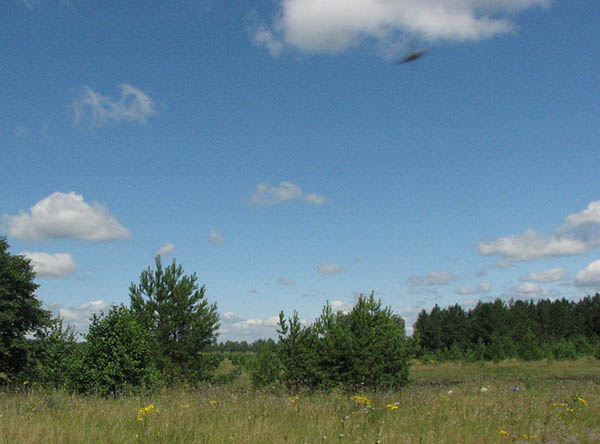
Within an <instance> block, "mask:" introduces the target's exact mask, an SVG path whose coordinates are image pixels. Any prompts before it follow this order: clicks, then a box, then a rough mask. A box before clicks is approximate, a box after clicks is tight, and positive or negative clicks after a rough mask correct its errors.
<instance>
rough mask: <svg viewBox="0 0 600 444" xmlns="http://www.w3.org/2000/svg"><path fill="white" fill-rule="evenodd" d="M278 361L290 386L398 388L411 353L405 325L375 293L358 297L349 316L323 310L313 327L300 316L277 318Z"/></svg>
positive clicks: (325, 308) (407, 367) (402, 381)
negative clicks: (305, 324) (383, 305)
mask: <svg viewBox="0 0 600 444" xmlns="http://www.w3.org/2000/svg"><path fill="white" fill-rule="evenodd" d="M279 327H280V329H279V334H280V342H281V344H280V348H279V356H280V358H281V362H282V366H283V377H284V381H285V382H286V384H287V385H289V386H299V385H305V386H309V387H330V386H346V387H350V386H361V387H363V386H366V387H370V388H377V387H399V386H402V385H404V384H406V382H407V380H408V369H409V358H410V354H411V350H410V347H409V345H408V341H407V339H406V337H405V332H404V321H403V319H402V318H401V317H399V316H396V315H394V314H393V313H392V311H391V309H390V308H389V307H386V308H382V307H381V301H375V298H374V296H373V294H371V295H370V296H369V297H368V298H367V297H365V296H363V295H360V297H359V298H358V301H357V303H356V305H355V306H354V308H353V309H352V311H351V312H350V313H342V312H338V313H336V314H334V313H333V312H332V309H331V306H330V305H329V304H327V305H326V306H325V307H324V308H323V313H322V314H321V317H320V318H319V319H317V320H316V322H315V323H314V325H311V326H306V327H301V325H300V322H299V320H298V315H297V313H295V312H294V314H293V316H292V317H290V318H288V319H287V320H286V319H285V317H284V314H283V312H282V313H281V314H280V315H279Z"/></svg>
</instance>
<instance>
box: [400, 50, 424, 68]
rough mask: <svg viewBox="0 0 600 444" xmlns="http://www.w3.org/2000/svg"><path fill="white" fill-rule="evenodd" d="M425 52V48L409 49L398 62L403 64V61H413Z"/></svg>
mask: <svg viewBox="0 0 600 444" xmlns="http://www.w3.org/2000/svg"><path fill="white" fill-rule="evenodd" d="M426 52H427V50H426V49H417V50H416V51H411V52H409V53H408V54H406V55H405V56H404V57H403V58H402V59H401V60H400V61H399V62H398V63H399V64H403V63H408V62H414V61H415V60H417V59H418V58H420V57H421V56H422V55H423V54H425V53H426Z"/></svg>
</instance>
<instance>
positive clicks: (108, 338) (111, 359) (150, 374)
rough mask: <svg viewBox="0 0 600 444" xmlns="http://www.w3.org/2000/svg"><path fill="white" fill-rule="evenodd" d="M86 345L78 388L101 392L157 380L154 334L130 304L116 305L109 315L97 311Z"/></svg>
mask: <svg viewBox="0 0 600 444" xmlns="http://www.w3.org/2000/svg"><path fill="white" fill-rule="evenodd" d="M86 340H87V343H86V347H85V349H84V353H83V363H82V368H81V376H80V379H79V381H78V382H79V387H80V389H82V390H83V391H88V392H97V393H100V394H102V395H106V394H109V393H112V394H116V393H118V392H120V391H123V390H125V389H127V388H131V387H147V386H150V385H152V384H154V383H156V382H157V379H158V378H157V372H156V371H155V370H154V368H153V366H152V363H151V356H152V335H151V333H150V332H149V331H148V330H146V329H144V328H143V327H142V326H141V325H140V324H139V323H138V322H137V320H136V317H135V315H134V313H133V312H132V311H131V310H129V309H128V308H127V307H125V306H123V305H120V306H113V307H111V309H110V310H109V312H108V314H106V315H104V314H103V313H102V314H101V315H100V316H97V315H96V314H94V315H93V316H92V319H91V324H90V329H89V333H88V334H87V336H86Z"/></svg>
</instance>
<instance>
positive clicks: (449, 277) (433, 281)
mask: <svg viewBox="0 0 600 444" xmlns="http://www.w3.org/2000/svg"><path fill="white" fill-rule="evenodd" d="M456 279H457V277H456V276H455V275H454V274H452V273H447V272H445V271H430V272H428V273H427V274H425V275H424V276H410V277H409V278H408V280H407V281H406V283H407V284H408V286H410V287H423V286H430V285H447V284H449V283H450V282H452V281H454V280H456Z"/></svg>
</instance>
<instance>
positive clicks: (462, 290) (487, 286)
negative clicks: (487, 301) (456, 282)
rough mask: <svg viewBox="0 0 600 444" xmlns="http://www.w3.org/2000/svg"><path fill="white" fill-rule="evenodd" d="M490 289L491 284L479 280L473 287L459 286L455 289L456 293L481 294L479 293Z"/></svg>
mask: <svg viewBox="0 0 600 444" xmlns="http://www.w3.org/2000/svg"><path fill="white" fill-rule="evenodd" d="M491 289H492V285H491V284H489V283H488V282H481V283H479V284H477V285H476V286H475V288H471V287H459V288H458V289H457V290H456V293H458V294H462V295H471V294H481V293H487V292H488V291H490V290H491Z"/></svg>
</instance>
